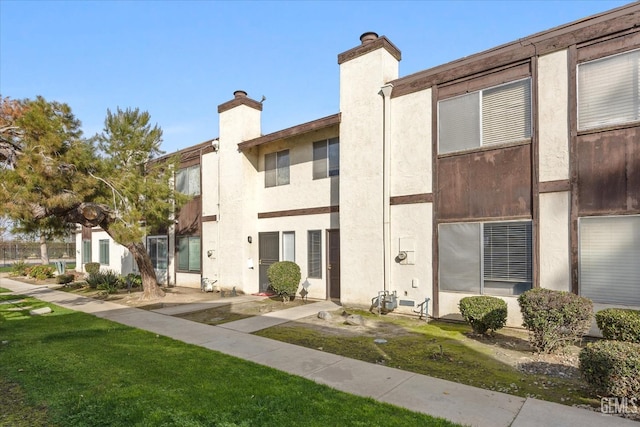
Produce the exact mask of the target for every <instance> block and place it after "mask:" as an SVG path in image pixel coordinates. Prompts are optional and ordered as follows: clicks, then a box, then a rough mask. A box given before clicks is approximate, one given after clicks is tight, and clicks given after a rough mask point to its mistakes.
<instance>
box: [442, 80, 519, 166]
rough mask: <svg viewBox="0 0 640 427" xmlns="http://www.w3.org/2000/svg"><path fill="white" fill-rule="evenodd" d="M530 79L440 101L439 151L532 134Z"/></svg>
mask: <svg viewBox="0 0 640 427" xmlns="http://www.w3.org/2000/svg"><path fill="white" fill-rule="evenodd" d="M531 132H532V131H531V79H530V78H526V79H523V80H517V81H514V82H510V83H506V84H502V85H499V86H493V87H490V88H487V89H483V90H479V91H476V92H471V93H467V94H464V95H460V96H456V97H453V98H448V99H444V100H441V101H438V153H439V154H447V153H454V152H457V151H465V150H473V149H476V148H480V147H482V146H484V145H491V144H502V143H510V142H518V141H524V140H527V139H529V138H531Z"/></svg>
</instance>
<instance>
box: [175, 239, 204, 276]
mask: <svg viewBox="0 0 640 427" xmlns="http://www.w3.org/2000/svg"><path fill="white" fill-rule="evenodd" d="M200 259H201V254H200V236H182V237H178V270H180V271H200Z"/></svg>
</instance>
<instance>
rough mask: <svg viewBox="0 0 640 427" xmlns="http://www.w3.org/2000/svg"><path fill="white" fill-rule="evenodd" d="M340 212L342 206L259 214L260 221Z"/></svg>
mask: <svg viewBox="0 0 640 427" xmlns="http://www.w3.org/2000/svg"><path fill="white" fill-rule="evenodd" d="M336 212H340V206H338V205H333V206H321V207H317V208H304V209H289V210H287V211H272V212H258V219H265V218H280V217H285V216H301V215H320V214H328V213H336Z"/></svg>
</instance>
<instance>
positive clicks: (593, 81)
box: [578, 50, 640, 130]
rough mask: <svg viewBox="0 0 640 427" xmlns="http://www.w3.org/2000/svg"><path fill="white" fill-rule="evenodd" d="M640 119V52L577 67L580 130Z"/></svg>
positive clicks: (635, 51)
mask: <svg viewBox="0 0 640 427" xmlns="http://www.w3.org/2000/svg"><path fill="white" fill-rule="evenodd" d="M637 120H640V50H634V51H632V52H627V53H623V54H619V55H614V56H609V57H606V58H602V59H598V60H595V61H590V62H585V63H583V64H580V65H578V129H581V130H583V129H590V128H595V127H600V126H611V125H615V124H621V123H629V122H634V121H637Z"/></svg>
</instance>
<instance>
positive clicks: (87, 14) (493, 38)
mask: <svg viewBox="0 0 640 427" xmlns="http://www.w3.org/2000/svg"><path fill="white" fill-rule="evenodd" d="M628 3H630V2H629V1H596V0H592V1H551V0H548V1H393V2H388V1H340V2H338V1H282V2H269V1H254V2H241V1H168V0H167V1H43V0H41V1H14V0H0V94H1V95H2V96H9V97H11V98H34V97H35V96H37V95H42V96H44V97H45V98H46V99H48V100H56V101H61V102H66V103H68V104H69V105H70V106H71V108H72V109H73V111H74V113H75V115H76V116H77V117H78V118H79V119H80V120H81V121H82V124H83V129H84V132H85V135H86V136H92V135H93V134H95V133H96V132H100V131H101V130H102V127H103V123H104V118H105V115H106V111H107V109H111V110H112V111H113V110H115V109H116V108H117V107H120V108H123V109H124V108H127V107H132V108H136V107H137V108H140V109H141V110H146V111H149V113H150V114H151V118H152V120H153V122H154V123H158V125H159V126H160V127H161V128H162V129H163V131H164V142H163V145H162V147H163V149H164V150H165V151H167V152H172V151H175V150H178V149H181V148H185V147H188V146H190V145H194V144H197V143H199V142H203V141H205V140H207V139H211V138H214V137H217V136H218V114H217V106H218V105H220V104H222V103H223V102H226V101H228V100H230V99H231V98H232V97H233V92H234V91H235V90H238V89H242V90H245V91H247V92H248V94H249V96H250V97H251V98H253V99H256V100H258V101H259V100H260V99H261V97H262V96H263V95H264V96H266V98H267V99H266V101H265V102H264V108H263V112H262V131H263V133H264V134H267V133H271V132H275V131H278V130H280V129H284V128H287V127H290V126H294V125H297V124H300V123H305V122H308V121H311V120H315V119H318V118H321V117H325V116H328V115H331V114H335V113H337V112H338V108H339V105H338V104H339V99H338V95H339V79H338V77H339V68H338V64H337V55H338V54H339V53H342V52H344V51H346V50H348V49H351V48H353V47H355V46H357V45H358V44H359V43H360V41H359V37H360V35H361V34H362V33H364V32H367V31H374V32H377V33H378V34H379V35H385V36H387V37H388V38H389V40H391V42H392V43H394V44H395V45H396V46H397V47H398V48H399V49H400V50H401V52H402V61H401V62H400V76H406V75H408V74H412V73H415V72H418V71H421V70H424V69H427V68H430V67H433V66H436V65H439V64H442V63H446V62H449V61H453V60H455V59H458V58H461V57H463V56H467V55H470V54H473V53H477V52H481V51H483V50H486V49H490V48H492V47H495V46H498V45H500V44H504V43H508V42H511V41H514V40H517V39H518V38H522V37H526V36H528V35H531V34H534V33H537V32H540V31H544V30H547V29H550V28H553V27H556V26H558V25H562V24H565V23H568V22H571V21H574V20H578V19H582V18H585V17H587V16H590V15H593V14H596V13H599V12H603V11H606V10H609V9H613V8H616V7H618V6H621V5H624V4H628Z"/></svg>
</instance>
